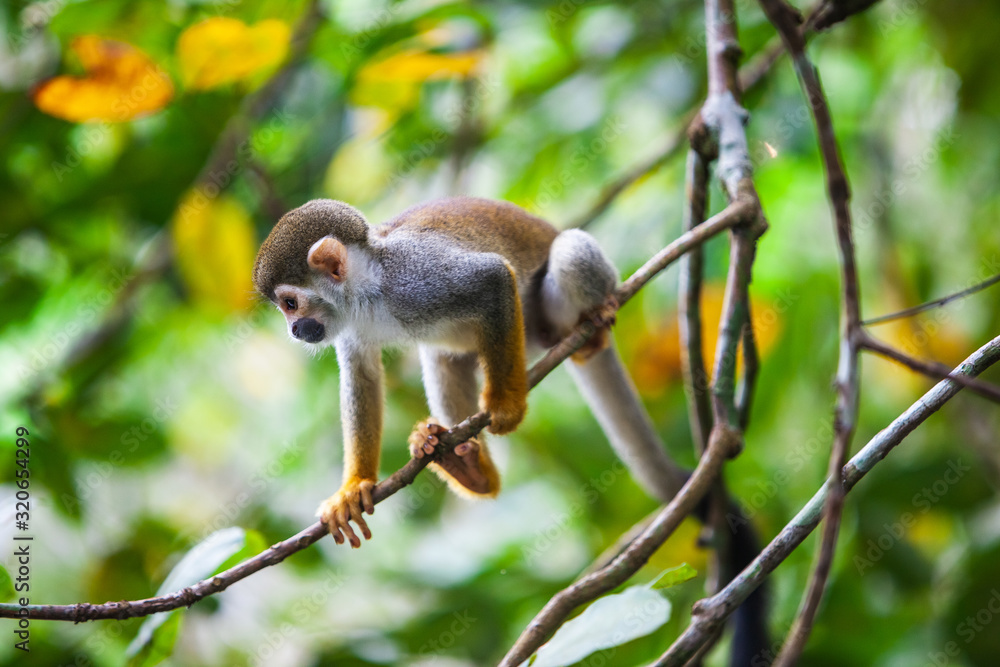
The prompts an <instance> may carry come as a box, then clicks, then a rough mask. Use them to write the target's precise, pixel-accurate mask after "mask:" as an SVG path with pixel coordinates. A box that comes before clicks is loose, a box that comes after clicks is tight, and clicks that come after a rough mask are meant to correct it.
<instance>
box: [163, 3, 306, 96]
mask: <svg viewBox="0 0 1000 667" xmlns="http://www.w3.org/2000/svg"><path fill="white" fill-rule="evenodd" d="M291 36H292V31H291V28H289V27H288V24H287V23H285V22H284V21H280V20H278V19H267V20H264V21H261V22H260V23H257V24H255V25H254V26H252V27H251V26H248V25H247V24H245V23H243V21H240V20H239V19H234V18H228V17H223V16H217V17H215V18H210V19H208V20H206V21H202V22H201V23H196V24H195V25H193V26H191V27H189V28H188V29H187V30H185V31H184V32H183V33H182V34H181V37H180V39H179V40H178V41H177V59H178V62H179V64H180V69H181V78H182V79H183V81H184V85H185V86H186V87H188V88H190V89H193V90H208V89H211V88H217V87H219V86H222V85H225V84H227V83H233V82H235V81H241V80H243V79H247V78H249V77H252V76H253V75H255V74H257V73H258V72H262V71H264V70H267V69H269V68H271V67H275V66H277V65H279V64H280V63H281V62H282V61H283V60H284V59H285V56H287V55H288V44H289V41H290V40H291Z"/></svg>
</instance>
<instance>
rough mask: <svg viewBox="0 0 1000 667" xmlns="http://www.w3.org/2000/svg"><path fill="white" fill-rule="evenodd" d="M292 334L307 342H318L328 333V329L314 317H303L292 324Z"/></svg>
mask: <svg viewBox="0 0 1000 667" xmlns="http://www.w3.org/2000/svg"><path fill="white" fill-rule="evenodd" d="M292 335H293V336H295V337H296V338H298V339H299V340H304V341H305V342H307V343H318V342H320V341H321V340H323V336H324V335H326V329H325V328H324V327H323V325H322V324H320V323H319V322H317V321H316V320H314V319H313V318H311V317H303V318H302V319H300V320H296V321H295V322H294V323H293V324H292Z"/></svg>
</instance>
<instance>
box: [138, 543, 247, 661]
mask: <svg viewBox="0 0 1000 667" xmlns="http://www.w3.org/2000/svg"><path fill="white" fill-rule="evenodd" d="M258 541H260V542H262V541H263V540H262V538H260V536H259V535H258V536H257V537H250V536H248V534H247V532H246V531H244V530H243V529H242V528H236V527H233V528H225V529H223V530H217V531H215V532H214V533H212V534H211V535H209V536H208V537H206V538H205V539H204V540H202V541H201V542H199V543H198V544H196V545H195V546H194V548H193V549H191V550H190V551H189V552H187V553H186V554H185V555H184V558H181V560H180V562H179V563H177V565H175V566H174V569H172V570H171V571H170V574H168V575H167V578H166V579H165V580H164V582H163V583H162V584H161V585H160V588H159V589H157V591H156V594H157V595H167V594H168V593H173V592H175V591H179V590H180V589H182V588H184V587H185V586H191V585H192V584H196V583H198V582H199V581H201V580H202V579H205V578H206V577H209V576H211V575H212V574H215V573H216V572H218V571H220V569H222V566H223V565H225V564H226V563H227V562H228V561H229V559H230V558H231V557H232V556H233V555H234V554H237V553H239V552H240V551H242V550H243V549H244V548H245V547H247V546H248V544H250V543H254V544H256V543H257V542H258ZM182 616H183V611H182V610H180V609H178V610H176V611H170V612H161V613H159V614H153V615H152V616H149V617H148V618H147V619H146V620H145V621H144V622H143V624H142V625H141V626H140V627H139V633H138V634H137V635H136V636H135V639H133V640H132V643H131V644H129V647H128V651H127V652H126V655H128V656H129V658H130V659H129V662H128V664H129V667H152V665H156V664H159V663H160V662H162V661H163V660H164V659H166V658H168V657H169V656H170V654H171V652H172V651H173V647H174V642H175V641H177V632H178V630H179V629H180V623H181V617H182Z"/></svg>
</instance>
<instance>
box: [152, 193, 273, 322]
mask: <svg viewBox="0 0 1000 667" xmlns="http://www.w3.org/2000/svg"><path fill="white" fill-rule="evenodd" d="M171 232H172V235H173V241H174V251H175V255H176V257H177V266H178V270H179V271H180V274H181V277H182V278H183V279H184V283H185V284H186V285H187V287H188V289H189V290H190V292H191V296H192V299H193V300H194V301H196V302H198V303H200V304H202V305H205V306H208V307H210V308H213V309H220V310H227V311H228V310H242V309H246V308H248V307H250V305H251V304H252V301H251V299H250V294H251V290H252V285H251V283H250V272H251V270H252V268H253V258H254V234H253V224H252V222H251V220H250V216H249V215H248V214H247V212H246V211H245V210H244V209H243V207H242V206H240V204H239V202H237V201H236V200H235V199H232V198H231V197H226V196H225V195H222V196H217V197H215V198H210V197H208V196H206V195H205V193H203V192H201V191H200V190H192V191H190V192H189V193H188V194H187V195H186V196H185V197H184V199H183V200H182V202H181V205H180V207H179V208H178V209H177V212H176V213H175V214H174V219H173V222H172V227H171Z"/></svg>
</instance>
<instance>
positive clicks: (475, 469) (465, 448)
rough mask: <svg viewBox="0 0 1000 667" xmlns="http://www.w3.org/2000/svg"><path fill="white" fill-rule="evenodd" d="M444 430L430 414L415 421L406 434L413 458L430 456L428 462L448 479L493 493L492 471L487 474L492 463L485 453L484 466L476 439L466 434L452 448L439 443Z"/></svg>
mask: <svg viewBox="0 0 1000 667" xmlns="http://www.w3.org/2000/svg"><path fill="white" fill-rule="evenodd" d="M447 430H448V429H447V428H445V427H444V426H442V425H441V423H440V422H438V421H437V420H436V419H434V418H433V417H428V418H427V419H426V420H425V421H422V422H420V423H419V424H417V425H416V427H415V428H414V429H413V432H412V433H410V437H409V444H410V455H411V456H413V458H416V459H420V458H423V457H424V456H432V457H434V460H433V462H432V463H431V465H432V466H433V467H434V468H435V470H436V471H437V472H439V473H443V476H444V477H445V478H446V479H448V481H454V482H456V483H457V484H458V485H460V486H461V487H462V488H463V489H464V490H467V491H471V492H472V493H474V494H477V495H494V494H495V493H496V488H494V487H495V486H496V485H495V484H494V479H495V478H496V475H495V471H494V474H493V475H492V476H491V474H490V472H491V471H493V463H492V461H490V460H489V456H488V455H486V456H485V466H484V458H483V455H484V454H485V451H484V449H483V446H482V445H481V444H480V442H479V440H478V439H476V438H470V439H468V440H466V441H465V442H462V443H459V444H458V445H456V446H455V448H454V449H449V448H448V447H440V446H439V445H440V444H441V443H440V440H439V439H438V438H439V436H440V435H441V434H442V433H445V432H446V431H447ZM484 467H488V470H484Z"/></svg>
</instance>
